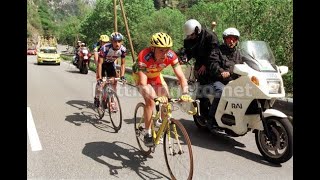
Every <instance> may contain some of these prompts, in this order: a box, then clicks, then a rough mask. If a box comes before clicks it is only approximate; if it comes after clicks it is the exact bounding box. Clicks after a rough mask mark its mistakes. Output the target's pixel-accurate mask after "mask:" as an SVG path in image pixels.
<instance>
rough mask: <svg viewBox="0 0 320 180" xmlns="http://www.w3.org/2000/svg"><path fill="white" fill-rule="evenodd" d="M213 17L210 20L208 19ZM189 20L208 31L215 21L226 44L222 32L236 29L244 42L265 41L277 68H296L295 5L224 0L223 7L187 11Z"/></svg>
mask: <svg viewBox="0 0 320 180" xmlns="http://www.w3.org/2000/svg"><path fill="white" fill-rule="evenodd" d="M208 14H210V16H208ZM185 15H186V17H187V19H190V18H195V19H197V20H198V21H199V22H200V23H201V24H202V25H203V26H204V27H210V23H211V21H213V20H214V21H216V22H217V23H218V25H217V28H216V32H217V35H218V37H219V38H220V41H222V32H223V30H224V29H226V28H228V27H236V28H237V29H238V30H239V31H240V34H241V39H240V40H262V41H266V42H268V43H269V45H270V47H271V49H272V51H273V53H274V56H275V58H276V64H277V65H286V66H288V67H289V71H290V70H291V71H292V68H293V2H292V0H286V1H271V0H269V1H268V0H255V1H241V0H224V1H220V2H219V3H204V2H199V3H198V4H196V5H193V6H192V7H191V8H189V9H187V11H186V12H185ZM284 83H285V85H286V90H287V91H288V92H291V93H292V92H293V88H292V84H293V83H292V73H290V72H289V73H288V75H286V76H285V77H284Z"/></svg>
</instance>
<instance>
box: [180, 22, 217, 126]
mask: <svg viewBox="0 0 320 180" xmlns="http://www.w3.org/2000/svg"><path fill="white" fill-rule="evenodd" d="M184 33H185V35H186V36H187V37H186V38H185V39H184V45H183V46H184V52H185V55H186V56H187V59H188V60H190V59H191V58H194V59H195V64H194V72H193V73H194V76H195V78H196V79H197V81H198V82H199V83H200V88H199V89H198V92H197V99H199V100H200V114H201V117H200V118H199V121H200V122H199V123H201V124H202V125H203V126H205V122H206V119H208V112H209V107H210V101H209V99H208V98H207V96H206V93H207V92H202V89H208V88H205V87H207V85H209V84H210V83H212V79H211V78H210V77H209V72H210V71H211V70H210V67H211V64H212V63H213V62H214V61H218V60H219V40H218V37H217V35H216V33H215V32H213V31H212V30H208V29H205V28H202V27H201V24H200V23H199V22H198V21H197V20H195V19H190V20H188V21H187V22H186V23H185V24H184ZM212 91H213V90H212Z"/></svg>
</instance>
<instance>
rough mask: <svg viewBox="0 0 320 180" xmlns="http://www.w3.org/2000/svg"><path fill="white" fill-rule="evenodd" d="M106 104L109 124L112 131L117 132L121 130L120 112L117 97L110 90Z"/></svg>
mask: <svg viewBox="0 0 320 180" xmlns="http://www.w3.org/2000/svg"><path fill="white" fill-rule="evenodd" d="M107 102H108V111H109V116H110V120H111V123H112V125H113V128H114V130H115V131H116V132H118V131H119V130H120V129H121V125H122V110H121V105H120V101H119V98H118V95H117V93H116V92H115V91H113V90H112V89H109V90H108V98H107Z"/></svg>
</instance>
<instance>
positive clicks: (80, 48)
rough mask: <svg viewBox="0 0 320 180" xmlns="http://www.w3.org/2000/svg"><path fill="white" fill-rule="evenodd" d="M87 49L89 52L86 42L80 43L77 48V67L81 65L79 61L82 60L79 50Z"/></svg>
mask: <svg viewBox="0 0 320 180" xmlns="http://www.w3.org/2000/svg"><path fill="white" fill-rule="evenodd" d="M85 49H86V50H88V52H90V50H89V48H88V47H87V46H86V43H84V42H83V43H81V46H80V47H79V50H78V57H79V60H78V67H80V66H81V63H82V60H83V57H82V55H81V51H82V50H85Z"/></svg>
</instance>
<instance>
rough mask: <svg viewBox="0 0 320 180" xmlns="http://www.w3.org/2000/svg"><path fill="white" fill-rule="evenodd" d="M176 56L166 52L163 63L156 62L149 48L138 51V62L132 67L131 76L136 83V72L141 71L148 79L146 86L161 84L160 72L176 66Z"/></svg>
mask: <svg viewBox="0 0 320 180" xmlns="http://www.w3.org/2000/svg"><path fill="white" fill-rule="evenodd" d="M178 63H179V61H178V56H177V55H176V53H175V52H174V51H172V50H171V49H170V50H169V51H168V52H167V54H166V58H165V60H164V61H163V62H161V63H159V62H156V61H155V59H154V56H153V52H152V51H151V49H150V47H149V48H145V49H143V50H142V51H140V53H139V55H138V60H137V61H136V62H135V63H134V64H133V65H132V70H133V76H134V79H135V80H136V81H137V72H138V71H142V72H144V73H145V74H146V75H147V77H148V84H153V85H155V84H162V81H163V78H162V76H161V71H162V70H163V69H164V68H165V67H167V66H169V65H171V66H172V67H173V68H174V67H176V66H177V65H178Z"/></svg>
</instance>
